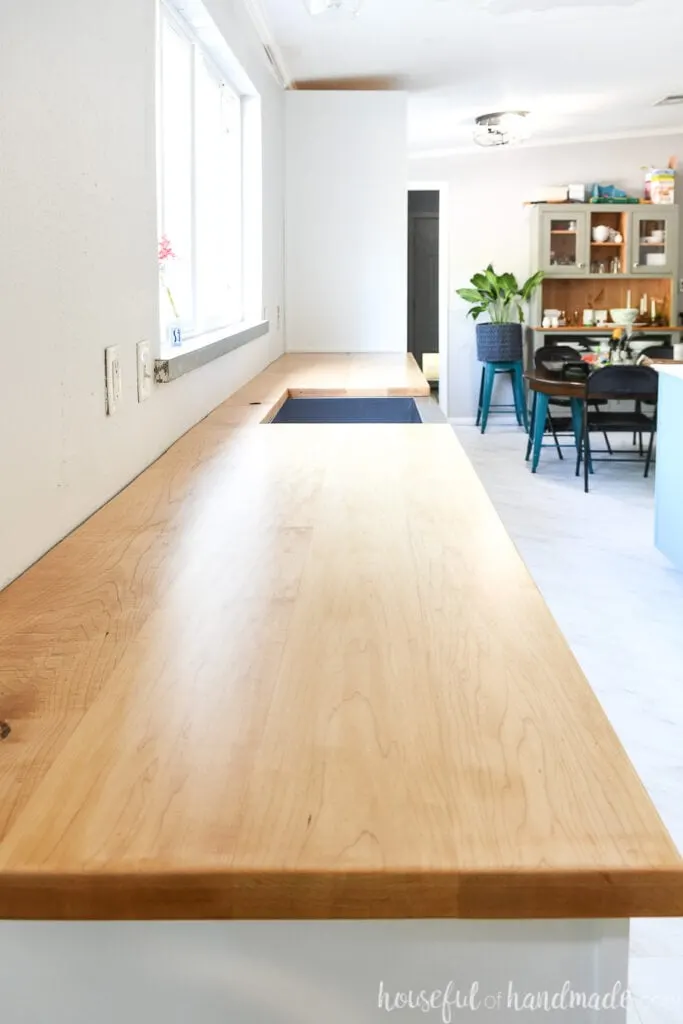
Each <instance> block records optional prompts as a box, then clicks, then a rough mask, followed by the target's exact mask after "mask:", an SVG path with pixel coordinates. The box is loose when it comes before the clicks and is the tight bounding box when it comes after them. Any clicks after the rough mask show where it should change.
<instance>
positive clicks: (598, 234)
mask: <svg viewBox="0 0 683 1024" xmlns="http://www.w3.org/2000/svg"><path fill="white" fill-rule="evenodd" d="M610 235H611V232H610V229H609V228H608V227H607V226H606V225H604V224H598V225H597V227H594V228H593V241H594V242H609V240H610Z"/></svg>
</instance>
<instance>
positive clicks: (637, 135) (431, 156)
mask: <svg viewBox="0 0 683 1024" xmlns="http://www.w3.org/2000/svg"><path fill="white" fill-rule="evenodd" d="M667 135H683V124H680V125H678V126H675V125H674V126H673V127H671V128H650V129H647V130H644V129H641V130H640V131H629V132H614V133H608V134H606V135H572V136H569V137H567V138H565V139H530V140H527V141H526V142H524V143H521V144H519V145H512V146H494V147H491V148H490V149H487V150H485V149H484V148H483V147H482V146H477V145H476V143H474V144H472V145H467V146H452V147H450V148H447V149H416V150H411V151H410V152H409V153H408V156H409V157H410V159H411V160H438V159H440V158H442V157H448V156H464V155H467V154H472V153H483V152H487V153H510V152H512V151H517V150H523V149H546V148H549V147H550V146H574V145H579V144H581V143H586V142H619V141H620V140H625V139H652V138H659V137H665V136H667Z"/></svg>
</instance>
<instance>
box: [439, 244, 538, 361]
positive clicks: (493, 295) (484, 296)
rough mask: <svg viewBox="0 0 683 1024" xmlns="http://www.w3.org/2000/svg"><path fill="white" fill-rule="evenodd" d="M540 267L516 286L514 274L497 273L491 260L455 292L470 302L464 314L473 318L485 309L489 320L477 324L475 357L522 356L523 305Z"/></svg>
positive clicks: (534, 287) (490, 359)
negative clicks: (464, 285) (467, 285)
mask: <svg viewBox="0 0 683 1024" xmlns="http://www.w3.org/2000/svg"><path fill="white" fill-rule="evenodd" d="M544 276H545V275H544V273H543V271H542V270H539V271H537V273H535V274H532V276H531V277H530V278H529V280H528V281H526V282H525V283H524V284H523V285H522V286H521V288H520V286H519V284H518V282H517V278H516V277H515V275H514V274H497V273H496V272H495V270H494V269H493V267H492V266H491V264H489V266H488V267H487V268H486V270H484V271H483V273H481V274H475V275H474V277H473V278H472V281H471V287H469V288H458V290H457V294H458V295H459V296H460V298H461V299H464V300H465V302H469V303H471V308H470V309H469V311H468V313H467V315H468V316H471V317H472V319H473V320H477V318H478V317H480V316H481V315H482V314H484V313H487V314H488V316H489V321H490V322H489V323H483V324H477V359H478V360H479V361H480V362H482V363H485V362H498V361H512V360H518V359H521V358H522V324H523V323H524V307H525V305H526V304H527V303H528V301H529V299H530V298H531V296H532V295H533V293H534V291H535V290H536V288H538V286H539V284H540V283H541V281H542V280H543V278H544Z"/></svg>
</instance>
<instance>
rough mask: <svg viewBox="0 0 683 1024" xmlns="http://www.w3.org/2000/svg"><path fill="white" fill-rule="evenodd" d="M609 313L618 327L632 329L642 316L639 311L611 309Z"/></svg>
mask: <svg viewBox="0 0 683 1024" xmlns="http://www.w3.org/2000/svg"><path fill="white" fill-rule="evenodd" d="M609 313H610V316H611V317H612V320H613V321H614V323H615V324H616V325H617V327H632V326H633V324H634V323H635V322H636V320H637V319H638V317H639V316H640V310H639V309H610V311H609Z"/></svg>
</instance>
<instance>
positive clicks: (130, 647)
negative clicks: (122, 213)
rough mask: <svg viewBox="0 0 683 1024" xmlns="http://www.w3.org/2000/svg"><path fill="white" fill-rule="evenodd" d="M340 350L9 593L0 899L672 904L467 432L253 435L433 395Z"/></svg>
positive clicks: (210, 427)
mask: <svg viewBox="0 0 683 1024" xmlns="http://www.w3.org/2000/svg"><path fill="white" fill-rule="evenodd" d="M335 360H336V365H337V366H339V367H340V368H341V369H340V370H334V371H333V370H332V369H331V367H333V366H334V365H335ZM345 360H346V361H344V359H342V358H338V357H332V358H331V359H329V360H325V358H324V357H322V358H320V357H308V358H304V357H287V358H286V359H285V360H281V361H279V362H278V363H275V364H274V365H273V366H272V367H270V368H269V369H268V370H267V371H266V372H265V373H264V374H261V375H260V377H258V378H257V379H256V380H255V381H253V382H252V383H251V384H249V385H248V386H247V388H245V389H243V390H242V392H238V394H237V395H235V396H233V398H232V399H231V400H230V401H229V402H227V403H226V404H225V405H223V406H221V407H220V408H219V409H217V410H216V412H215V413H213V414H212V415H211V416H209V417H208V418H207V419H206V420H204V421H203V422H202V423H201V424H199V425H198V426H197V427H195V428H194V429H193V430H192V431H190V432H189V433H188V434H186V435H185V436H184V437H183V438H181V439H180V440H179V441H178V442H177V443H176V444H175V445H173V447H172V448H171V449H170V450H169V451H168V452H167V453H166V454H165V455H164V456H162V458H160V459H159V460H158V461H157V462H156V463H155V464H154V465H153V466H151V467H150V468H149V469H148V470H147V471H146V472H145V473H143V474H142V475H141V476H140V477H138V479H136V480H135V481H134V482H133V483H132V484H131V485H130V486H129V487H128V488H126V490H125V491H123V492H122V493H121V494H119V495H118V496H117V497H116V498H115V499H114V500H113V501H111V502H110V503H109V504H108V505H106V506H105V507H104V508H103V509H102V510H101V511H100V512H98V513H97V514H96V515H94V516H93V517H92V518H91V519H90V520H89V521H88V522H87V523H85V524H84V525H83V526H82V527H81V528H80V529H78V530H77V531H76V532H75V533H73V534H72V535H71V536H69V537H68V538H66V539H65V540H64V541H63V542H62V543H61V544H60V545H58V546H57V547H56V548H55V549H54V550H53V551H51V552H50V553H49V554H48V555H46V556H45V557H44V558H43V559H42V560H41V561H40V562H39V563H38V564H37V565H35V566H34V567H33V568H32V569H30V570H29V571H28V572H27V573H26V574H25V575H24V576H23V577H22V578H20V579H19V580H17V581H16V582H15V583H14V584H12V585H11V586H10V587H8V588H7V589H6V590H5V591H4V592H3V593H2V594H0V718H2V719H6V720H7V722H8V723H9V725H10V726H11V730H12V731H11V733H10V735H9V736H8V737H7V738H6V739H5V740H2V741H0V917H7V918H12V917H17V918H40V919H64V918H106V919H111V918H137V919H159V918H252V919H259V918H260V919H263V918H407V917H443V918H447V917H462V918H527V917H528V918H538V917H564V918H566V917H603V918H605V917H625V916H656V915H661V916H666V915H680V914H683V863H682V861H681V858H680V856H679V854H678V853H677V851H676V849H675V847H674V845H673V843H672V841H671V839H670V838H669V836H668V834H667V832H666V830H665V828H664V826H663V825H662V822H661V821H660V819H659V817H658V816H657V813H656V812H655V810H654V808H653V806H652V804H651V802H650V800H649V798H648V796H647V795H646V793H645V791H644V789H643V787H642V785H641V783H640V781H639V780H638V778H637V776H636V774H635V772H634V769H633V768H632V766H631V764H630V762H629V760H628V758H627V756H626V754H625V752H624V750H623V749H622V747H621V745H620V743H619V742H618V740H617V738H616V736H615V734H614V732H613V731H612V728H611V727H610V725H609V723H608V721H607V719H606V717H605V715H604V714H603V712H602V710H601V708H600V705H599V704H598V701H597V700H596V698H595V697H594V695H593V693H592V691H591V689H590V687H589V685H588V683H587V681H586V679H585V678H584V676H583V675H582V673H581V670H580V669H579V667H578V665H577V663H576V661H575V659H574V657H573V655H572V654H571V652H570V650H569V648H568V646H567V643H566V641H565V640H564V638H563V636H562V635H561V633H560V631H559V629H558V628H557V625H556V624H555V622H554V620H553V618H552V616H551V615H550V612H549V611H548V608H547V607H546V605H545V602H544V601H543V599H542V597H541V595H540V593H539V591H538V590H537V588H536V586H535V585H534V583H533V582H532V580H531V578H530V576H529V574H528V572H527V570H526V568H525V566H524V565H523V563H522V561H521V559H520V557H519V555H518V554H517V551H516V550H515V547H514V545H513V544H512V542H511V540H510V538H509V537H508V535H507V533H506V531H505V529H504V528H503V526H502V524H501V522H500V520H499V518H498V516H497V515H496V513H495V511H494V510H493V507H492V505H491V503H490V501H489V499H488V497H487V496H486V494H485V492H484V489H483V487H482V485H481V484H480V482H479V480H478V478H477V477H476V475H475V473H474V470H473V469H472V466H471V465H470V463H469V461H468V460H467V458H466V457H465V455H464V453H463V451H462V449H461V447H460V445H459V444H458V441H457V439H456V438H455V436H454V434H453V432H452V430H451V429H450V428H449V427H448V426H446V425H426V424H425V425H421V426H417V425H405V426H404V425H372V426H369V425H325V426H319V425H316V426H294V425H284V426H266V425H259V424H258V422H256V423H255V424H254V425H253V426H252V425H251V422H252V419H253V417H254V416H261V415H262V414H263V412H264V406H263V405H262V406H251V405H250V404H249V403H250V402H252V401H261V402H263V403H264V405H265V406H268V402H269V401H271V400H278V398H279V397H280V394H281V390H282V385H283V381H284V382H286V384H287V387H288V388H296V387H302V388H304V389H310V388H315V386H316V384H317V383H318V382H319V383H320V386H321V387H323V388H327V387H330V388H331V387H335V388H336V387H337V386H341V385H342V384H343V386H345V387H349V388H352V389H355V388H364V387H373V386H380V385H382V384H384V386H385V388H388V389H393V388H400V387H402V388H407V389H408V391H410V389H411V388H423V386H424V385H423V382H422V381H421V379H420V378H419V374H418V375H417V377H416V376H415V374H416V372H417V371H416V370H414V369H413V368H411V367H410V364H409V363H408V362H406V361H405V360H404V362H403V370H401V368H400V366H399V365H398V364H397V363H396V361H395V357H394V359H393V361H392V359H391V358H384V368H383V369H382V368H381V365H380V364H381V360H382V357H380V362H379V363H378V362H377V361H374V362H373V361H372V360H366V361H365V363H364V366H363V360H362V359H358V360H355V359H353V358H351V359H349V357H345ZM344 367H346V371H344V369H343V368H344ZM344 372H346V377H345V378H343V373H344ZM338 373H342V378H339V379H338V377H337V374H338ZM390 378H391V379H392V380H391V383H387V382H388V381H389V379H390ZM373 381H374V384H373ZM267 411H268V408H266V412H267ZM235 424H237V425H235Z"/></svg>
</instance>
